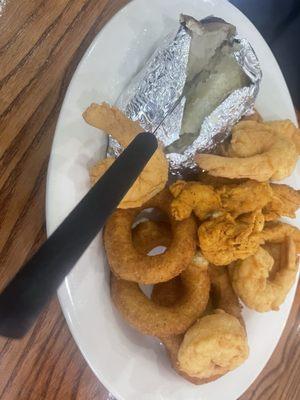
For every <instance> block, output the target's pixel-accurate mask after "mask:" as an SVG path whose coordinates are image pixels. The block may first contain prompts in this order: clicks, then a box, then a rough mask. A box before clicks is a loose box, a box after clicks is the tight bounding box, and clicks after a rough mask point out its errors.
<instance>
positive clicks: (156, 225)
mask: <svg viewBox="0 0 300 400" xmlns="http://www.w3.org/2000/svg"><path fill="white" fill-rule="evenodd" d="M171 238H172V233H171V229H170V226H169V224H168V223H166V222H164V221H144V222H141V223H140V224H138V225H137V226H136V227H135V228H134V229H133V230H132V242H133V244H134V247H135V248H136V249H137V250H138V251H139V252H141V253H142V254H148V253H150V251H151V250H153V249H155V248H156V247H158V246H162V247H166V248H168V247H169V246H170V243H171Z"/></svg>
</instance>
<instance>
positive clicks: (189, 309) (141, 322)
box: [111, 257, 210, 337]
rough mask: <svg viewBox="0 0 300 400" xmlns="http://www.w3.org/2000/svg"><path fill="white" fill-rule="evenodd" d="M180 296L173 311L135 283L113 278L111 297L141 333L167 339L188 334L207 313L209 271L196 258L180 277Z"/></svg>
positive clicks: (126, 318)
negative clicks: (151, 298)
mask: <svg viewBox="0 0 300 400" xmlns="http://www.w3.org/2000/svg"><path fill="white" fill-rule="evenodd" d="M180 280H181V283H182V291H181V296H180V297H179V298H177V299H176V302H175V304H173V305H172V306H170V307H167V306H160V305H158V304H156V303H155V302H154V301H151V300H150V299H148V298H147V297H146V296H145V294H144V293H143V292H142V290H141V289H140V287H139V285H138V284H136V283H134V282H128V281H124V280H121V279H117V278H116V277H115V276H114V275H113V274H112V275H111V296H112V299H113V302H114V304H115V306H116V307H117V309H118V310H119V312H120V313H121V315H122V316H123V317H124V319H125V320H126V321H127V322H128V323H129V324H130V325H131V326H133V327H134V328H135V329H137V330H138V331H139V332H141V333H144V334H146V335H151V336H157V337H164V336H170V335H178V334H180V333H183V332H185V331H186V330H187V329H188V328H189V327H190V326H191V325H192V324H193V323H194V322H195V320H196V319H197V318H198V317H199V315H200V314H201V313H202V312H203V311H204V310H205V308H206V305H207V302H208V298H209V289H210V280H209V276H208V272H207V266H206V268H205V267H204V266H203V265H199V264H198V259H197V257H195V258H194V260H193V262H192V263H191V264H190V265H189V266H188V267H187V268H186V269H185V270H184V271H183V272H182V273H181V275H180Z"/></svg>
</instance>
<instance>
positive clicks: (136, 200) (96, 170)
mask: <svg viewBox="0 0 300 400" xmlns="http://www.w3.org/2000/svg"><path fill="white" fill-rule="evenodd" d="M83 117H84V119H85V121H86V122H87V123H88V124H90V125H92V126H94V127H96V128H98V129H101V130H103V131H104V132H106V133H108V134H110V135H111V136H112V137H113V138H114V139H116V140H117V141H118V142H119V143H120V144H121V145H122V146H123V147H127V146H128V145H129V143H130V142H131V141H132V140H133V139H134V138H135V136H136V135H137V134H138V133H140V132H142V128H141V126H140V125H139V123H138V122H134V121H131V120H130V119H129V118H127V117H126V115H125V114H123V113H122V112H121V111H120V110H118V109H117V108H115V107H111V106H109V105H108V104H106V103H102V104H99V105H98V104H95V103H93V104H91V106H90V107H89V108H88V109H87V110H86V111H85V112H84V113H83ZM113 162H114V158H111V157H109V158H106V159H104V160H102V161H100V162H99V163H97V164H96V165H94V166H93V167H92V168H91V169H90V177H91V182H92V184H94V183H96V182H97V181H98V179H100V178H101V176H102V175H103V174H104V173H105V172H106V171H107V169H108V168H109V167H110V166H111V165H112V164H113ZM167 180H168V162H167V159H166V157H165V155H164V152H163V150H162V149H161V148H158V149H157V150H156V152H155V153H154V155H153V156H152V157H151V159H150V161H149V162H148V163H147V165H146V166H145V168H144V169H143V171H142V173H141V175H140V176H139V177H138V178H137V180H136V181H135V182H134V184H133V185H132V187H131V188H130V190H129V191H128V193H127V194H126V196H125V197H124V199H123V200H122V201H121V203H120V204H119V208H136V207H140V206H141V205H142V204H143V203H145V202H146V201H147V200H149V199H151V198H152V197H153V196H155V195H156V194H157V193H158V192H160V191H161V190H162V189H163V188H164V187H165V185H166V182H167Z"/></svg>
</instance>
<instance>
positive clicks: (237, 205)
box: [217, 181, 273, 216]
mask: <svg viewBox="0 0 300 400" xmlns="http://www.w3.org/2000/svg"><path fill="white" fill-rule="evenodd" d="M217 193H218V194H219V196H220V198H221V204H222V208H223V209H224V210H226V211H228V212H230V213H231V214H232V215H233V216H238V215H240V214H245V213H249V212H252V211H255V210H260V209H262V208H263V207H265V206H266V205H267V204H268V203H270V201H271V200H272V198H273V192H272V189H271V188H270V185H269V184H268V183H261V182H256V181H247V182H245V183H241V184H239V185H225V186H222V187H221V188H220V189H217Z"/></svg>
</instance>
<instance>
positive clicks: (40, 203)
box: [0, 0, 300, 400]
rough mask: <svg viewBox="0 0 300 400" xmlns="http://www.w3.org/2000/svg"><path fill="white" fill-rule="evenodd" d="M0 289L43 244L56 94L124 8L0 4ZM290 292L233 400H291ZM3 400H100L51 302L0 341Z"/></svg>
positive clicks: (64, 1)
mask: <svg viewBox="0 0 300 400" xmlns="http://www.w3.org/2000/svg"><path fill="white" fill-rule="evenodd" d="M0 3H1V4H0V60H1V61H0V63H1V67H0V171H1V174H0V288H2V287H4V286H5V284H6V283H7V282H8V280H9V279H10V278H11V277H12V276H13V275H14V274H15V273H16V271H17V270H18V268H19V267H20V265H22V263H23V262H24V261H25V260H26V259H27V258H28V257H29V256H30V255H31V254H32V253H33V252H34V251H35V249H37V248H38V246H39V245H40V244H41V243H42V242H43V240H44V239H45V221H44V213H45V211H44V203H45V177H46V169H47V163H48V158H49V153H50V148H51V143H52V139H53V133H54V129H55V124H56V121H57V117H58V113H59V110H60V107H61V103H62V100H63V98H64V94H65V91H66V88H67V87H68V84H69V81H70V79H71V77H72V74H73V72H74V70H75V68H76V66H77V64H78V62H79V61H80V59H81V57H82V55H83V54H84V52H85V50H86V49H87V47H88V45H89V44H90V43H91V41H92V40H93V38H94V37H95V35H96V34H97V33H98V32H99V31H100V29H101V28H102V27H103V25H104V24H105V23H106V22H107V21H108V20H109V18H111V16H112V15H113V14H114V13H115V12H116V11H117V10H118V9H120V8H121V7H122V6H123V5H125V4H126V3H127V0H57V1H51V0H23V1H22V2H21V1H17V0H7V1H4V2H0ZM299 290H300V289H299V288H298V293H297V294H298V295H297V298H298V300H297V301H296V302H295V304H294V307H293V311H292V313H291V315H290V318H289V321H288V324H287V326H286V329H285V331H284V335H283V336H282V338H281V341H280V343H279V345H278V347H277V349H276V352H275V353H274V354H273V356H272V358H271V360H270V361H269V363H268V364H267V366H266V368H265V369H264V371H263V372H262V374H261V375H260V377H259V378H258V379H257V380H256V382H255V383H254V384H253V385H252V386H251V387H250V388H249V389H248V391H247V392H246V393H245V394H244V395H243V396H242V397H241V400H250V399H251V400H258V399H263V400H268V399H272V400H279V399H284V400H296V399H299V398H300V384H299V380H298V376H299V372H300V350H299V333H298V325H299V322H300V320H299V307H300V301H299ZM0 398H1V399H3V400H17V399H18V400H19V399H21V400H41V399H45V400H57V399H58V400H60V399H61V400H73V399H76V400H83V399H84V400H87V399H88V400H92V399H97V400H107V399H111V397H110V396H109V394H108V393H107V391H106V390H105V388H104V387H103V386H102V385H101V383H100V382H99V381H98V380H97V379H96V377H95V376H94V375H93V373H92V371H91V370H90V368H89V367H88V366H87V364H86V362H85V361H84V359H83V357H82V355H81V354H80V352H79V350H78V349H77V347H76V344H75V343H74V340H73V339H72V337H71V335H70V333H69V331H68V328H67V325H66V323H65V321H64V318H63V315H62V313H61V310H60V307H59V304H58V302H57V300H56V299H54V300H53V301H52V302H51V304H50V305H49V307H48V308H47V309H46V310H45V312H44V313H43V314H42V315H41V317H40V318H39V320H38V321H37V322H36V324H35V326H34V327H33V328H32V330H31V331H30V332H29V333H28V335H27V336H26V337H25V338H24V339H23V340H21V341H11V340H6V339H4V338H0Z"/></svg>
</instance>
